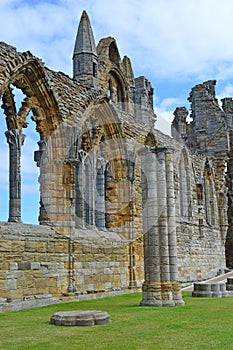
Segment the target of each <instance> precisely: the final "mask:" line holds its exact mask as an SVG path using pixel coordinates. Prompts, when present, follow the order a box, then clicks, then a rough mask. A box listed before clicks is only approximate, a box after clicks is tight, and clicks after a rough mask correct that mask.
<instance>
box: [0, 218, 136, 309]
mask: <svg viewBox="0 0 233 350" xmlns="http://www.w3.org/2000/svg"><path fill="white" fill-rule="evenodd" d="M135 247H136V245H135ZM137 260H140V261H141V263H139V264H137V263H136V262H137ZM130 261H131V260H130V251H129V245H128V243H127V242H125V241H124V240H123V239H122V238H121V237H119V236H118V235H117V234H114V233H113V232H112V233H111V232H108V233H107V232H102V234H101V233H98V232H97V231H94V230H88V229H87V230H79V231H78V232H76V236H74V238H73V239H72V240H70V239H69V238H68V237H66V236H61V235H58V234H56V233H55V232H54V231H53V230H52V229H51V228H49V227H47V226H36V225H23V224H14V223H1V224H0V270H1V272H0V312H5V311H10V310H18V309H23V308H27V307H38V306H43V305H47V304H51V303H57V302H59V301H60V300H61V299H63V298H64V296H66V297H68V298H71V297H72V298H74V299H83V298H93V297H97V296H99V297H100V296H103V295H105V296H106V295H116V294H119V293H124V292H125V291H126V290H128V288H129V287H130V277H129V276H130V270H131V269H133V270H135V274H136V276H137V284H138V285H135V283H133V287H136V286H138V287H140V286H141V283H142V279H143V268H142V257H139V256H138V250H137V248H135V249H134V260H133V261H131V262H130ZM132 276H133V275H132ZM134 276H135V275H134ZM70 287H72V288H73V290H72V288H71V289H70ZM70 291H71V292H72V293H71V294H70V293H69V292H70Z"/></svg>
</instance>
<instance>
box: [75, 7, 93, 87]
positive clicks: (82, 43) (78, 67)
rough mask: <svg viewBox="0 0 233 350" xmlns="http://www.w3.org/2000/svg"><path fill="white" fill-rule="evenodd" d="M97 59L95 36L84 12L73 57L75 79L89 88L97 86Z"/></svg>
mask: <svg viewBox="0 0 233 350" xmlns="http://www.w3.org/2000/svg"><path fill="white" fill-rule="evenodd" d="M97 58H98V55H97V53H96V45H95V39H94V35H93V32H92V29H91V24H90V20H89V18H88V15H87V13H86V11H83V13H82V17H81V19H80V23H79V27H78V33H77V36H76V41H75V46H74V55H73V78H74V80H78V81H80V82H81V83H82V84H84V85H86V86H89V87H96V85H97Z"/></svg>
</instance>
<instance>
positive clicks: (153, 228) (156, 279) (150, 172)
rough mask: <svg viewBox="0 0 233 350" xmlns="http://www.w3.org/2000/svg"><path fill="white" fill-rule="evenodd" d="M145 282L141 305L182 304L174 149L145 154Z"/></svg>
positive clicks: (147, 151) (156, 150)
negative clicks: (179, 279)
mask: <svg viewBox="0 0 233 350" xmlns="http://www.w3.org/2000/svg"><path fill="white" fill-rule="evenodd" d="M142 172H143V174H142V177H143V183H142V191H143V236H144V269H145V282H144V283H143V286H142V301H141V305H148V306H178V305H183V304H184V302H183V300H182V294H181V288H180V285H179V283H178V281H177V275H178V271H177V249H176V221H175V196H174V169H173V150H172V149H168V148H157V147H152V148H150V149H149V148H147V149H146V150H145V152H144V153H143V154H142Z"/></svg>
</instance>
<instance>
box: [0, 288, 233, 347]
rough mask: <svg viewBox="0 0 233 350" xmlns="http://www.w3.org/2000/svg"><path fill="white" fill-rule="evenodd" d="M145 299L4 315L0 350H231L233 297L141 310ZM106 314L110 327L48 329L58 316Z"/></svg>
mask: <svg viewBox="0 0 233 350" xmlns="http://www.w3.org/2000/svg"><path fill="white" fill-rule="evenodd" d="M140 300H141V294H140V293H135V294H128V295H122V296H119V297H111V298H105V299H98V300H88V301H79V302H69V303H64V304H58V305H50V306H48V307H43V308H38V309H28V310H22V311H15V312H10V313H5V314H0V349H1V350H8V349H11V350H26V349H35V350H42V349H43V350H44V349H48V350H55V349H56V350H57V349H59V350H66V349H69V350H70V349H75V350H86V349H92V350H116V349H117V350H147V349H151V350H160V349H161V350H162V349H163V350H164V349H172V350H174V349H182V350H183V349H187V350H194V349H201V350H204V349H206V350H210V349H224V350H227V349H231V350H232V349H233V326H232V325H233V297H229V298H224V299H208V298H192V297H191V295H190V293H184V300H185V306H184V307H177V308H157V307H141V306H139V302H140ZM75 309H79V310H81V309H82V310H89V309H95V310H102V311H107V312H108V313H109V314H110V319H111V322H110V323H109V324H106V325H102V326H94V327H61V326H54V325H50V324H49V320H50V317H51V316H52V314H53V313H54V312H57V311H68V310H75Z"/></svg>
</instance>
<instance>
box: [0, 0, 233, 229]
mask: <svg viewBox="0 0 233 350" xmlns="http://www.w3.org/2000/svg"><path fill="white" fill-rule="evenodd" d="M83 9H85V10H86V11H87V12H88V14H89V17H90V20H91V24H92V29H93V32H94V35H95V40H96V44H97V43H98V41H99V40H100V38H102V37H106V36H113V37H115V38H116V40H117V43H118V48H119V51H120V54H121V56H122V57H123V56H124V55H127V56H128V57H130V59H131V62H132V66H133V70H134V73H135V76H139V75H145V76H146V77H147V78H148V79H149V80H150V81H151V83H152V85H153V87H154V109H155V112H156V114H157V115H158V123H157V125H156V126H157V127H158V128H162V129H163V130H165V131H167V132H169V129H170V122H171V120H172V118H173V115H172V113H173V111H174V110H175V108H176V107H178V106H184V105H185V106H186V107H187V108H189V104H188V102H187V97H188V95H189V92H190V90H191V88H192V87H193V86H194V85H196V84H198V83H201V82H203V81H206V80H209V79H216V80H217V96H218V97H219V98H222V97H229V96H233V45H232V37H233V25H232V14H233V1H232V0H221V1H219V0H188V1H187V0H144V1H141V0H140V1H139V0H115V1H109V0H1V1H0V23H1V26H0V41H5V42H7V43H8V44H11V45H13V46H15V47H16V48H17V50H19V51H26V50H30V51H31V52H32V53H33V54H34V55H35V56H37V57H39V58H41V59H42V60H43V61H44V62H45V64H46V66H48V67H49V68H51V69H54V70H57V71H63V72H65V73H66V74H68V75H70V76H72V54H73V47H74V41H75V36H76V32H77V28H78V22H79V19H80V16H81V13H82V10H83ZM5 130H6V126H5V121H4V116H3V114H2V112H1V111H0V148H1V153H0V154H1V157H0V191H1V192H0V198H1V201H0V220H7V218H8V197H7V193H8V188H7V186H8V171H7V166H8V164H7V163H8V162H7V159H8V153H7V152H8V145H7V144H6V140H5V136H4V132H5ZM33 130H34V125H33V123H32V122H31V123H30V127H29V128H28V129H26V130H25V133H26V135H27V137H26V140H25V145H24V146H23V165H22V167H23V193H24V195H23V198H24V202H23V220H24V221H25V222H36V219H37V216H38V212H37V211H35V209H34V208H37V207H38V205H37V203H38V201H39V199H38V186H37V176H38V169H37V168H36V167H35V165H34V164H33V151H34V150H35V149H36V148H37V146H36V142H35V141H34V139H35V133H33ZM31 208H32V209H31Z"/></svg>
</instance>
